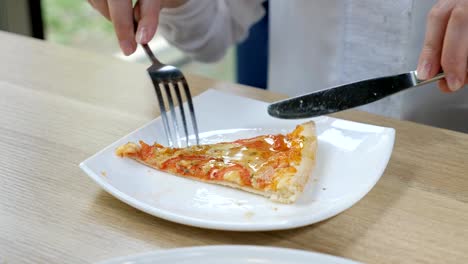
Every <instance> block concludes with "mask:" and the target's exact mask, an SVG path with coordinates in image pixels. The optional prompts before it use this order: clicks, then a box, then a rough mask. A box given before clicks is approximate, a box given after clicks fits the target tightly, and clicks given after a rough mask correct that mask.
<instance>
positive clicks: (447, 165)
mask: <svg viewBox="0 0 468 264" xmlns="http://www.w3.org/2000/svg"><path fill="white" fill-rule="evenodd" d="M145 68H146V67H145V65H140V64H132V63H126V62H122V61H120V60H118V59H115V58H112V57H107V56H101V55H99V54H93V53H88V52H85V51H80V50H74V49H70V48H65V47H61V46H57V45H54V44H50V43H46V42H42V41H37V40H32V39H29V38H25V37H20V36H15V35H12V34H9V33H5V32H0V149H1V150H2V151H1V152H0V262H1V259H3V261H5V262H6V263H83V262H85V263H87V262H94V261H99V260H104V259H107V258H112V257H117V256H123V255H128V254H135V253H141V252H145V251H149V250H157V249H166V248H175V247H187V246H198V245H219V244H249V245H267V246H279V247H288V248H297V249H305V250H311V251H317V252H323V253H329V254H333V255H337V256H342V257H346V258H350V259H353V260H358V261H362V262H365V263H467V262H468V135H467V134H462V133H457V132H453V131H449V130H443V129H438V128H433V127H428V126H423V125H418V124H415V123H410V122H404V121H398V120H393V119H389V118H384V117H381V116H376V115H372V114H368V113H364V112H358V111H347V112H342V113H339V114H336V115H335V116H337V117H340V118H343V119H348V120H354V121H359V122H365V123H370V124H376V125H382V126H388V127H393V128H395V129H396V143H395V148H394V152H393V154H392V158H391V160H390V163H389V165H388V167H387V169H386V171H385V173H384V175H383V177H382V178H381V180H380V181H379V182H378V184H377V185H376V186H375V188H373V189H372V191H371V192H370V193H369V194H368V195H367V196H365V197H364V198H363V199H362V200H361V201H360V202H359V203H357V204H356V205H355V206H353V207H352V208H350V209H349V210H347V211H345V212H343V213H341V214H339V215H338V216H336V217H333V218H331V219H329V220H326V221H323V222H321V223H318V224H315V225H312V226H308V227H304V228H299V229H295V230H289V231H279V232H256V233H255V232H254V233H239V232H220V231H211V230H204V229H198V228H193V227H188V226H183V225H179V224H175V223H171V222H168V221H165V220H161V219H158V218H156V217H153V216H151V215H148V214H145V213H143V212H141V211H138V210H137V209H134V208H132V207H130V206H128V205H126V204H124V203H122V202H120V201H119V200H117V199H115V198H113V197H112V196H110V195H109V194H107V193H106V192H104V191H103V190H102V189H100V188H99V187H98V185H97V184H95V183H94V182H92V181H91V180H90V179H89V178H88V177H87V176H86V175H85V174H84V173H83V172H82V171H81V170H80V169H79V168H78V164H79V163H80V162H81V161H83V160H84V159H86V158H87V157H89V156H90V155H92V154H94V153H95V152H97V151H98V150H100V149H102V148H103V147H105V146H107V145H108V144H110V143H111V142H113V141H115V140H116V139H119V138H121V137H122V136H124V135H126V134H127V133H129V132H130V131H133V130H134V129H135V128H137V127H139V126H141V125H143V124H144V123H146V122H148V121H149V120H151V119H153V118H155V117H157V116H158V110H157V104H156V103H155V96H154V91H153V90H152V86H151V85H152V84H151V82H150V80H149V79H148V77H147V74H146V71H145ZM188 79H189V83H190V85H191V88H192V91H193V93H194V94H199V93H201V92H203V91H204V90H206V89H208V88H215V89H220V90H224V91H228V92H232V93H234V94H238V95H242V96H246V97H251V98H256V99H260V100H263V101H273V100H277V99H279V98H283V97H284V96H282V95H278V94H273V93H270V92H266V91H262V90H259V89H254V88H248V87H242V86H240V85H235V84H228V83H223V82H218V81H214V80H210V79H206V78H202V77H199V76H189V77H188Z"/></svg>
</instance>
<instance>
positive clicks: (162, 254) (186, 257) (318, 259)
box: [99, 246, 358, 264]
mask: <svg viewBox="0 0 468 264" xmlns="http://www.w3.org/2000/svg"><path fill="white" fill-rule="evenodd" d="M124 263H125V264H149V263H158V264H219V263H223V264H254V263H255V264H259V263H264V264H310V263H314V264H358V262H355V261H351V260H348V259H344V258H339V257H335V256H330V255H325V254H320V253H315V252H308V251H302V250H295V249H285V248H274V247H257V246H207V247H191V248H178V249H171V250H162V251H153V252H149V253H144V254H139V255H135V256H128V257H121V258H115V259H111V260H107V261H103V262H100V263H99V264H124Z"/></svg>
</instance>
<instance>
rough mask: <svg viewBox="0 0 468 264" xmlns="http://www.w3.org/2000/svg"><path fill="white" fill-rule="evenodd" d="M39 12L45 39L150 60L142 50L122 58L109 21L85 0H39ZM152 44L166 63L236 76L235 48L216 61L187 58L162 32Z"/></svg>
mask: <svg viewBox="0 0 468 264" xmlns="http://www.w3.org/2000/svg"><path fill="white" fill-rule="evenodd" d="M42 13H43V19H44V27H45V38H46V39H47V40H48V41H52V42H55V43H59V44H63V45H67V46H72V47H76V48H80V49H85V50H89V51H93V52H97V53H100V54H104V55H109V56H117V57H120V58H123V59H126V60H131V61H135V62H139V63H146V64H148V63H149V62H148V61H147V59H146V58H145V57H144V54H140V55H139V56H132V57H130V58H124V57H123V55H122V53H121V52H120V50H119V46H118V43H117V40H116V37H115V35H114V29H113V26H112V24H111V23H110V22H109V21H107V20H106V19H105V18H104V17H102V16H101V15H100V14H99V13H98V12H97V11H95V10H94V9H93V8H92V7H91V6H90V5H89V4H88V2H87V1H86V0H42ZM151 44H152V46H155V47H161V48H160V49H158V54H156V55H157V56H158V57H160V58H161V60H163V61H164V62H165V63H168V64H176V66H179V67H181V68H182V70H183V71H187V72H191V73H196V74H199V75H203V76H207V77H210V78H214V79H219V80H225V81H230V82H233V81H234V80H235V49H231V50H230V51H229V52H228V53H227V55H226V57H225V58H224V59H223V60H221V61H220V62H218V63H215V64H203V63H198V62H195V61H192V60H190V58H188V57H186V56H185V55H184V54H183V53H181V52H180V51H178V50H177V49H176V48H174V47H171V46H169V45H167V42H165V41H164V40H163V39H162V37H161V36H157V37H156V38H155V39H153V41H152V43H151Z"/></svg>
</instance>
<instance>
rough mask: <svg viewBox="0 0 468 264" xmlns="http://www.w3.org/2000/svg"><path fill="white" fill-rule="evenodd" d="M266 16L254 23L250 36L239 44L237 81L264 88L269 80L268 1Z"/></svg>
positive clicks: (266, 2)
mask: <svg viewBox="0 0 468 264" xmlns="http://www.w3.org/2000/svg"><path fill="white" fill-rule="evenodd" d="M263 6H264V7H265V10H266V14H265V16H264V17H263V18H262V19H261V20H260V21H258V22H257V23H256V24H254V25H253V26H252V27H251V28H250V31H249V36H248V37H247V39H246V40H244V41H243V42H242V43H240V44H238V45H237V65H236V66H237V67H236V70H237V82H238V83H240V84H245V85H250V86H254V87H258V88H262V89H266V88H267V80H268V1H265V2H264V3H263Z"/></svg>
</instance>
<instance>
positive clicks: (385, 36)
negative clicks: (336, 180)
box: [159, 0, 468, 131]
mask: <svg viewBox="0 0 468 264" xmlns="http://www.w3.org/2000/svg"><path fill="white" fill-rule="evenodd" d="M262 2H263V1H262V0H189V1H188V2H187V3H186V4H185V5H183V6H181V7H179V8H176V9H163V11H162V13H161V16H160V28H159V30H160V32H161V33H162V34H163V35H164V37H165V38H166V39H167V40H168V41H169V42H171V43H172V44H173V45H175V46H177V47H179V48H180V49H181V50H183V51H185V52H186V53H188V54H189V55H190V56H192V57H193V58H194V59H197V60H200V61H205V62H211V61H216V60H218V59H220V58H221V57H222V56H223V55H224V53H225V51H226V50H227V48H228V47H229V46H231V45H233V44H235V43H237V42H240V41H242V40H243V39H245V38H246V37H247V33H248V29H249V28H250V26H251V25H253V24H254V23H255V22H257V21H258V20H259V19H261V17H262V16H263V15H264V12H265V11H264V10H263V7H262ZM434 3H435V0H417V1H416V0H392V1H388V0H327V1H323V0H289V1H285V0H270V3H269V4H270V10H269V12H270V33H269V37H270V39H269V45H270V47H269V69H268V73H269V74H268V89H269V90H272V91H278V92H281V93H285V94H288V95H290V96H294V95H299V94H304V93H308V92H312V91H315V90H321V89H324V88H327V87H332V86H336V85H339V84H343V83H348V82H353V81H358V80H362V79H366V78H373V77H378V76H383V75H391V74H396V73H401V72H407V71H410V70H414V69H415V68H416V65H417V59H418V56H419V51H420V48H421V46H422V41H423V37H424V32H425V21H426V19H425V18H426V14H427V12H428V11H429V10H430V8H431V7H432V5H433V4H434ZM467 104H468V89H463V90H462V91H460V92H457V93H454V94H450V95H447V94H442V93H441V92H440V91H439V90H438V89H437V88H436V86H435V85H427V86H423V87H417V88H414V89H412V90H409V91H407V92H402V93H399V94H397V95H394V96H392V97H389V98H386V99H384V100H381V101H378V102H375V103H372V104H369V105H367V106H364V107H362V108H361V109H363V110H366V111H370V112H373V113H377V114H382V115H386V116H390V117H394V118H402V119H409V120H414V121H419V122H423V123H427V124H432V125H438V126H443V127H448V128H458V129H462V130H467V131H468V121H466V120H468V116H467V113H468V110H467V109H468V105H467ZM457 109H460V111H461V112H460V111H458V112H457ZM449 113H451V114H449ZM454 115H455V116H454ZM458 115H461V116H465V118H461V119H460V118H458V120H456V118H454V117H457V116H458ZM463 120H465V122H463Z"/></svg>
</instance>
